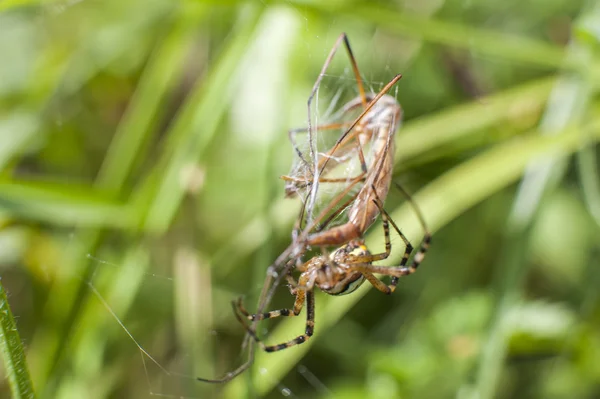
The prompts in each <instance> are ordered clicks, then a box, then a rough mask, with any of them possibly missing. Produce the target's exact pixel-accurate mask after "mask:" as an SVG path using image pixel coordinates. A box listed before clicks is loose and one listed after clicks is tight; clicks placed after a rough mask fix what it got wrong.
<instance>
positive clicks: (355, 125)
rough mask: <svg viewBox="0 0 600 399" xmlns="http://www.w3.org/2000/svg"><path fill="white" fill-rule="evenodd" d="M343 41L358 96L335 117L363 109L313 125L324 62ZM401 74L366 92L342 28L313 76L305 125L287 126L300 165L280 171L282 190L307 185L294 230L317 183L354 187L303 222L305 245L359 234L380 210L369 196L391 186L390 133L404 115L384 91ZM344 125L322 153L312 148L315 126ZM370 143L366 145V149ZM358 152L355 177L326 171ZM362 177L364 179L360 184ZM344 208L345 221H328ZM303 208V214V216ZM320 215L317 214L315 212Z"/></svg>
mask: <svg viewBox="0 0 600 399" xmlns="http://www.w3.org/2000/svg"><path fill="white" fill-rule="evenodd" d="M341 43H344V46H345V48H346V50H347V53H348V56H349V58H350V63H351V65H352V69H353V71H354V77H355V80H356V83H357V86H358V91H359V96H358V97H356V98H354V99H352V100H351V101H349V102H348V103H347V104H345V105H344V106H343V107H342V108H341V110H340V111H339V112H338V113H337V114H336V119H338V118H339V119H344V117H345V116H347V115H349V114H351V112H352V111H355V110H357V109H360V108H361V107H362V112H361V113H360V114H359V115H358V116H357V117H356V118H355V119H353V120H351V121H349V122H334V123H330V124H326V125H321V126H316V127H314V128H313V127H312V126H311V115H310V114H311V112H310V108H311V104H312V101H313V99H314V96H315V94H316V92H317V90H318V87H319V85H320V83H321V81H322V79H323V77H324V76H325V73H326V71H327V68H328V66H329V64H330V63H331V61H332V59H333V56H334V55H335V53H336V51H337V49H338V47H339V46H340V45H341ZM401 77H402V75H400V74H398V75H396V76H395V77H394V78H393V79H392V80H391V81H390V82H389V83H388V84H386V85H385V87H384V88H383V89H382V90H381V91H380V92H379V93H377V94H375V93H365V90H364V87H363V83H362V78H361V76H360V73H359V69H358V65H357V63H356V60H355V58H354V55H353V53H352V49H351V47H350V43H349V40H348V37H347V36H346V34H344V33H343V34H341V35H340V36H339V38H338V39H337V41H336V43H335V45H334V47H333V48H332V50H331V52H330V53H329V56H328V57H327V60H326V61H325V64H324V65H323V68H322V70H321V73H320V74H319V78H318V79H317V81H316V82H315V85H314V87H313V90H312V93H311V95H310V97H309V99H308V109H309V112H308V116H309V119H308V128H306V129H295V130H291V131H290V132H289V135H290V141H291V142H292V145H293V147H294V149H295V151H296V153H297V155H298V158H299V160H300V167H299V168H297V169H299V170H298V171H296V173H294V175H293V176H283V177H282V178H283V179H284V180H285V181H286V187H285V191H286V195H287V196H288V197H290V196H294V195H296V194H298V193H300V192H301V190H303V189H305V188H307V187H308V188H310V189H309V191H308V194H307V198H306V199H305V201H304V206H303V207H302V210H301V214H300V217H299V218H298V225H297V226H296V230H298V231H299V230H302V223H303V222H304V221H305V220H306V221H311V219H312V210H313V207H314V204H315V201H316V196H317V192H318V184H319V183H347V186H346V190H348V191H350V190H352V189H354V190H358V191H357V192H355V193H353V194H352V195H351V196H350V198H349V199H347V201H346V203H345V204H344V205H343V206H339V207H338V208H337V211H333V210H334V209H335V207H336V206H338V205H339V204H338V203H337V202H336V201H335V200H334V201H332V202H331V203H330V205H329V207H327V208H325V211H324V212H323V213H322V214H328V213H330V212H331V213H330V214H329V215H328V216H327V219H325V221H324V222H320V223H318V224H316V225H314V226H311V225H310V223H307V226H306V228H305V229H304V231H307V232H309V234H308V236H307V237H306V238H305V239H304V240H303V241H304V242H303V244H305V245H307V246H312V245H314V246H324V245H327V246H335V245H341V244H344V243H347V242H349V241H350V240H352V239H356V238H359V237H361V236H362V235H363V234H364V232H365V231H366V230H367V229H368V228H369V227H370V226H371V225H372V224H373V222H374V221H375V220H376V218H377V215H378V214H379V210H378V208H377V207H376V206H375V204H374V201H373V199H374V198H375V196H377V197H379V198H380V199H385V198H386V196H387V193H388V191H389V188H390V184H391V180H392V172H393V166H394V149H395V145H394V140H393V137H394V134H395V132H396V131H397V130H398V127H399V125H400V122H401V120H402V108H401V106H400V104H399V103H398V102H397V101H396V99H395V98H394V97H393V96H390V95H388V94H386V93H387V92H388V91H389V90H390V88H391V87H393V86H394V85H395V84H396V83H397V82H398V80H400V78H401ZM337 129H342V131H343V134H342V135H341V136H340V137H339V138H338V140H337V141H336V142H335V144H334V145H333V146H332V147H331V148H330V149H329V150H328V151H326V152H324V153H323V154H322V155H319V152H318V151H317V150H316V145H315V138H314V131H317V132H324V131H331V130H337ZM300 132H308V136H309V138H308V142H309V151H310V160H311V161H312V162H309V160H307V157H306V155H305V154H304V153H303V152H302V151H301V150H300V149H299V147H298V145H297V144H296V139H295V136H296V135H297V134H298V133H300ZM367 148H369V151H367V152H365V151H364V150H365V149H367ZM353 158H358V160H359V162H360V173H359V174H358V175H357V176H353V177H342V178H337V177H328V174H329V173H330V172H332V170H333V169H334V167H336V166H338V165H339V164H341V163H348V162H349V160H351V159H353ZM360 183H362V185H360ZM346 209H347V212H346V213H347V222H346V223H344V224H342V225H339V226H335V227H330V228H329V229H327V230H325V229H324V227H325V226H330V223H331V222H332V220H334V219H335V218H336V217H338V216H339V213H341V212H343V211H344V210H346ZM305 214H306V217H305ZM317 220H319V218H317Z"/></svg>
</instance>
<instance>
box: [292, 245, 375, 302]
mask: <svg viewBox="0 0 600 399" xmlns="http://www.w3.org/2000/svg"><path fill="white" fill-rule="evenodd" d="M370 255H371V253H370V252H369V250H368V249H367V247H366V246H365V244H364V242H363V241H358V240H354V241H351V242H350V243H348V244H346V245H344V246H342V247H340V248H338V249H336V250H335V251H334V252H332V253H331V254H329V255H321V256H317V257H314V258H312V259H311V260H310V261H308V262H307V263H305V264H304V265H303V266H305V267H304V270H302V269H300V270H301V271H303V274H304V273H306V274H307V276H308V284H307V285H308V287H307V288H312V285H316V286H317V287H319V289H320V290H321V291H323V292H325V293H327V294H329V295H345V294H349V293H351V292H353V291H355V290H356V289H357V288H358V287H360V285H361V284H362V283H363V282H364V281H365V277H364V275H363V274H362V273H361V272H360V271H357V270H353V269H352V264H353V263H355V262H356V260H357V259H360V257H364V256H370Z"/></svg>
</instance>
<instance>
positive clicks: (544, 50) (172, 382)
mask: <svg viewBox="0 0 600 399" xmlns="http://www.w3.org/2000/svg"><path fill="white" fill-rule="evenodd" d="M223 3H226V4H223ZM599 26H600V7H599V6H598V5H596V3H595V2H592V1H589V2H585V1H582V0H575V1H574V0H554V1H552V2H548V1H547V0H532V1H528V2H523V1H521V2H513V1H508V2H507V1H500V0H491V1H489V0H485V1H484V0H479V1H465V0H446V1H429V2H422V1H409V0H406V1H403V2H400V1H396V2H385V1H366V0H354V1H350V0H346V1H341V0H340V1H335V2H321V1H295V0H291V1H286V2H274V1H229V2H217V1H214V2H211V1H200V0H181V1H168V0H151V1H148V0H129V1H123V0H120V1H116V0H104V1H101V2H98V1H89V0H88V1H79V2H77V1H58V0H49V1H34V0H4V1H2V2H0V54H1V59H2V61H1V62H0V167H1V173H0V243H1V245H0V267H1V269H0V276H1V278H2V279H1V282H0V283H1V285H0V306H1V307H2V309H3V310H2V312H1V314H0V327H1V329H2V330H0V350H1V351H2V352H1V356H2V358H3V360H4V362H3V365H4V368H3V373H4V374H5V375H6V378H4V379H2V380H1V382H0V392H1V394H0V395H2V396H9V395H12V396H13V397H15V398H30V397H34V394H33V391H35V395H36V396H37V397H43V398H46V397H47V398H81V397H85V398H108V397H110V398H122V397H126V398H138V397H140V398H145V397H148V396H152V395H161V396H163V395H164V396H166V397H202V398H206V397H224V398H241V397H273V398H277V397H281V396H295V397H331V396H333V397H343V398H365V397H366V398H371V397H373V398H375V397H377V398H379V397H402V398H446V397H460V398H481V399H483V398H525V397H527V398H593V397H598V396H600V333H599V331H600V302H599V296H598V289H597V287H598V286H600V270H599V269H598V264H599V262H598V260H599V256H600V252H599V250H600V240H599V237H600V234H599V232H600V184H599V182H600V179H599V178H598V172H597V170H598V167H599V165H598V162H597V159H596V154H597V150H598V145H597V143H598V141H599V140H600V108H599V105H600V104H599V103H597V101H598V100H597V90H598V88H599V85H598V82H600V56H599V55H600V50H599V49H600V45H599V41H600V29H599V28H598V27H599ZM341 32H346V33H347V34H348V36H349V38H350V40H351V43H352V45H353V51H354V55H355V56H356V58H357V61H358V64H359V67H360V70H361V73H362V75H363V77H364V79H365V81H366V83H367V86H368V87H369V88H370V89H372V90H375V91H377V90H379V89H381V87H383V85H385V83H387V82H388V81H390V79H391V78H392V77H393V76H394V75H395V74H396V73H402V74H403V78H402V79H401V80H400V82H399V83H398V85H397V86H396V87H395V88H394V89H392V92H391V94H393V95H395V96H396V98H398V100H399V102H400V103H401V104H402V106H403V109H404V125H403V127H402V128H401V130H400V131H399V132H398V134H397V136H396V144H397V152H396V168H395V180H397V181H398V182H400V183H402V184H403V186H405V187H407V188H408V189H409V191H410V192H412V193H415V195H414V198H415V201H416V202H417V203H418V204H419V206H420V208H421V209H422V211H423V213H424V215H425V218H426V220H427V222H428V224H429V227H430V228H431V230H432V231H433V232H434V235H433V241H432V248H431V251H430V253H429V254H428V256H427V258H426V259H425V261H424V262H423V264H422V267H421V269H420V270H419V272H418V273H416V274H414V275H412V276H410V277H406V278H404V279H402V280H401V282H400V285H399V287H398V289H397V290H396V292H395V293H394V295H392V296H385V295H382V294H381V293H379V292H377V291H376V290H373V289H371V288H370V287H369V286H368V284H365V285H363V286H362V287H361V288H360V289H359V290H358V291H357V292H355V293H353V294H352V295H348V296H344V297H326V295H323V294H321V293H319V295H317V298H316V303H317V307H316V315H317V319H316V327H315V328H316V334H315V336H314V338H313V339H311V340H310V341H308V342H307V343H305V344H303V345H300V346H298V347H295V348H291V349H287V350H284V351H281V352H278V353H274V354H270V353H269V354H267V353H259V354H258V355H257V358H256V361H255V365H254V367H253V368H252V369H251V370H250V371H249V372H247V373H245V374H243V375H242V376H240V377H238V378H237V379H235V380H233V381H232V382H230V383H228V384H226V385H213V384H204V383H201V382H198V381H196V380H195V378H194V377H196V376H200V377H208V378H210V377H217V376H221V375H223V374H224V373H226V372H227V371H230V370H232V369H234V368H235V367H237V366H238V365H239V364H240V363H241V362H242V361H243V360H244V358H245V352H244V351H243V350H242V349H241V343H242V338H243V332H244V331H243V329H242V327H241V326H240V325H239V323H238V322H237V321H236V319H235V317H234V316H233V314H232V312H231V308H230V302H231V300H233V299H235V298H237V297H238V296H240V295H243V296H244V297H245V301H246V302H247V303H248V306H249V308H250V310H252V304H254V303H256V300H257V298H258V295H259V293H260V289H261V287H262V283H263V281H264V278H265V270H266V268H267V266H268V265H269V264H271V262H272V261H273V260H274V259H275V258H276V257H277V255H279V253H280V252H281V251H282V250H283V249H284V248H286V246H287V245H288V244H289V241H290V232H291V228H292V224H293V222H294V219H295V217H296V215H297V210H298V205H299V204H298V202H297V201H295V200H291V199H284V198H283V182H282V181H281V180H280V179H279V176H281V175H283V174H286V173H287V172H288V171H289V168H290V165H291V162H292V157H293V155H294V154H293V151H292V148H291V145H290V143H289V141H288V136H287V134H286V132H287V130H288V129H290V128H292V127H299V126H304V125H305V124H306V116H307V109H306V101H307V99H308V95H309V93H310V90H311V88H312V86H313V84H314V82H315V79H316V77H317V75H318V73H319V71H320V69H321V67H322V65H323V62H324V60H325V58H326V56H327V53H328V52H329V51H330V49H331V46H332V45H333V43H334V41H335V39H336V38H337V37H338V35H339V34H340V33H341ZM340 88H343V89H344V90H346V91H348V92H352V91H353V90H354V93H355V92H356V88H355V83H354V81H353V79H352V74H351V70H350V67H349V63H348V60H347V57H346V56H345V55H344V54H343V52H342V51H340V52H339V54H338V55H337V56H336V58H335V62H334V63H333V64H332V66H331V68H330V69H329V70H328V72H327V76H326V79H325V80H324V82H323V84H322V86H321V88H320V91H319V97H318V98H319V100H318V102H319V107H318V108H316V109H312V110H311V112H312V113H313V115H314V116H315V117H319V116H321V115H323V114H324V110H325V109H326V108H327V107H328V105H329V104H330V103H331V102H332V101H333V100H332V99H333V97H334V95H335V93H336V92H337V91H338V90H340ZM386 208H387V209H388V210H389V211H390V213H391V215H392V217H393V219H394V220H395V221H396V223H397V224H398V225H399V226H400V227H401V228H402V230H403V231H404V232H405V233H406V234H407V235H408V237H409V238H410V239H411V241H412V242H413V243H415V244H417V243H418V241H419V239H420V237H421V236H422V234H423V232H422V230H421V228H420V227H419V224H418V221H417V219H416V217H415V215H414V213H413V212H412V211H411V208H410V207H409V206H408V205H407V204H406V202H403V198H402V195H400V194H398V193H396V192H392V193H390V195H389V197H388V198H387V200H386ZM366 238H367V244H368V246H369V248H373V249H374V248H382V247H383V242H382V234H381V229H380V227H379V225H375V226H374V227H372V228H371V229H370V230H369V232H368V234H367V237H366ZM400 243H401V241H400V240H399V239H398V238H394V239H393V245H394V253H393V256H392V258H391V259H389V260H388V261H386V262H382V264H397V262H398V261H399V258H400V256H401V254H402V249H403V248H402V247H401V245H400ZM291 303H292V297H291V296H290V294H289V292H287V289H286V288H285V287H281V288H280V290H279V291H278V294H277V295H276V297H275V299H274V301H273V302H272V306H274V308H279V307H286V306H290V305H291ZM9 305H10V308H9V307H8V306H9ZM11 309H12V313H11ZM13 315H14V317H13ZM303 324H304V317H298V318H290V319H287V320H282V321H272V322H264V323H261V325H260V326H261V329H260V330H259V333H260V334H261V335H263V336H266V337H267V340H268V342H269V343H279V342H282V341H285V340H287V339H290V338H292V337H295V336H296V335H298V334H299V333H300V332H302V331H303ZM15 326H16V328H15Z"/></svg>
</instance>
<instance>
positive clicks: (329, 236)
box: [306, 94, 402, 246]
mask: <svg viewBox="0 0 600 399" xmlns="http://www.w3.org/2000/svg"><path fill="white" fill-rule="evenodd" d="M359 100H360V98H357V99H356V100H353V102H358V101H359ZM368 100H369V101H372V100H373V99H372V98H368ZM401 118H402V108H401V107H400V104H398V102H397V101H396V99H395V98H394V97H392V96H390V95H387V94H385V95H383V96H382V97H381V98H380V99H379V100H378V101H377V103H375V104H374V105H373V107H372V108H371V109H370V110H369V112H368V113H367V114H366V115H365V117H364V118H363V119H362V120H361V121H360V122H359V123H358V124H357V125H356V127H355V129H356V130H357V138H358V140H359V142H360V145H361V147H365V146H367V145H368V144H369V143H371V151H370V154H369V156H368V157H367V159H368V160H369V163H368V164H367V172H366V174H365V177H364V183H363V184H362V187H361V189H360V190H359V192H358V194H357V195H356V199H355V200H354V201H353V203H352V205H351V206H350V208H349V209H348V211H347V215H348V221H347V222H346V223H345V224H343V225H340V226H335V227H332V228H330V229H328V230H325V231H322V232H318V233H314V234H310V235H309V236H308V239H307V242H306V244H307V245H317V246H329V245H331V246H333V245H342V244H344V243H347V242H349V241H350V240H353V239H356V238H359V237H362V236H363V234H364V233H365V232H366V230H367V229H368V228H369V227H370V226H371V225H372V224H373V223H374V222H375V220H376V219H377V216H378V215H379V209H378V208H377V206H376V205H375V202H374V199H375V198H386V197H387V194H388V191H389V189H390V185H391V182H392V174H393V169H394V150H395V145H394V134H395V132H396V131H397V130H398V127H399V125H400V122H401Z"/></svg>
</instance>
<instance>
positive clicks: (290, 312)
mask: <svg viewBox="0 0 600 399" xmlns="http://www.w3.org/2000/svg"><path fill="white" fill-rule="evenodd" d="M307 282H308V279H307V278H306V276H301V277H300V280H299V282H298V284H297V285H296V288H295V291H296V299H295V301H294V308H293V309H287V308H286V309H279V310H273V311H270V312H265V313H259V314H250V313H249V312H248V311H247V310H246V308H245V307H244V305H243V303H242V300H241V298H240V299H238V300H237V301H235V302H233V304H232V305H233V308H234V314H235V316H236V318H237V319H238V321H239V322H240V323H241V324H242V326H244V328H245V329H246V331H247V332H248V334H249V335H250V336H251V337H252V338H253V339H254V341H256V342H257V343H258V344H259V345H260V347H261V348H262V349H263V350H264V351H265V352H276V351H280V350H282V349H285V348H289V347H290V346H294V345H298V344H301V343H303V342H305V341H307V340H308V339H309V338H310V337H311V336H312V334H313V330H314V327H315V300H314V292H313V289H312V284H311V287H310V288H309V289H307V288H305V287H306V284H307ZM308 283H310V282H308ZM305 301H306V309H307V311H306V312H307V313H306V328H305V331H304V334H302V335H299V336H298V337H296V338H294V339H292V340H290V341H288V342H285V343H282V344H278V345H265V344H264V343H263V342H262V341H261V339H260V338H259V337H258V335H257V334H256V332H255V331H254V330H252V328H251V327H250V326H249V325H248V323H247V322H246V320H244V319H247V320H250V321H260V320H265V319H272V318H275V317H280V316H284V317H294V316H298V315H299V314H300V312H301V311H302V307H303V306H304V302H305ZM242 316H243V317H242Z"/></svg>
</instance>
